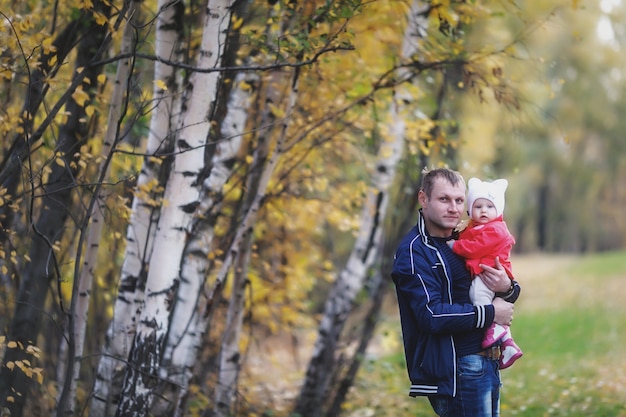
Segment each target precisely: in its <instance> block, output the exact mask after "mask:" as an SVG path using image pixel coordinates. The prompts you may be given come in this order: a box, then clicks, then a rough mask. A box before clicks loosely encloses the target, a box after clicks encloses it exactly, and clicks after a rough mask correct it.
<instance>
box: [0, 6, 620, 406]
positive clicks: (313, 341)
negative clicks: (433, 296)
mask: <svg viewBox="0 0 626 417" xmlns="http://www.w3.org/2000/svg"><path fill="white" fill-rule="evenodd" d="M625 14H626V6H625V5H623V4H622V2H621V1H619V0H602V1H599V2H595V1H578V0H571V1H563V2H543V1H519V2H515V1H508V0H502V1H497V0H494V1H468V2H466V1H458V2H457V1H451V0H441V1H438V0H433V1H417V0H414V1H402V0H397V1H391V0H388V1H374V0H372V1H361V0H336V1H332V0H327V1H321V0H317V1H306V2H305V1H293V0H291V1H281V0H270V1H243V0H240V1H234V0H208V1H206V2H198V1H195V0H190V1H179V0H173V1H162V0H159V1H154V0H151V1H141V2H140V1H126V2H119V1H89V0H80V1H61V2H52V3H50V2H46V1H41V0H29V1H23V2H16V1H6V0H0V17H1V18H2V22H3V30H2V31H1V32H0V37H2V41H1V42H0V52H1V53H0V82H1V83H2V89H1V90H0V100H1V103H2V104H1V107H0V109H1V113H0V134H1V135H2V142H1V145H0V146H2V158H1V160H0V203H1V204H0V222H1V224H2V229H1V233H0V245H1V248H0V249H1V255H2V256H1V257H0V258H1V259H0V282H1V287H0V297H1V299H2V302H1V303H0V309H1V310H0V331H1V333H0V348H1V351H0V352H1V355H2V368H1V369H0V405H1V406H2V413H3V414H4V415H11V416H21V415H24V416H38V415H59V416H64V415H92V416H105V415H118V416H133V415H137V416H140V415H141V416H146V415H154V416H160V415H166V416H173V415H206V416H208V415H219V416H228V415H253V414H261V413H265V415H298V416H301V417H305V416H321V415H326V416H333V415H339V414H340V413H342V412H347V410H350V409H351V408H355V407H354V405H351V406H350V405H348V403H347V398H348V396H349V395H350V393H354V384H355V380H356V378H357V375H358V374H359V371H360V370H361V366H362V363H363V358H364V357H365V353H366V352H367V351H368V346H369V345H370V342H371V340H372V338H373V337H374V336H375V335H376V334H377V327H376V326H377V324H378V323H380V317H381V314H382V312H383V311H386V310H385V307H384V306H385V305H386V303H388V302H389V300H390V299H391V300H392V299H393V292H392V288H391V287H390V285H391V284H390V282H389V267H390V261H391V259H392V256H393V255H392V254H393V250H394V248H395V244H396V243H397V241H398V239H399V237H400V236H401V235H402V233H403V232H404V231H405V230H407V229H408V228H409V227H410V226H411V225H412V223H413V222H414V221H415V214H416V210H417V199H416V196H417V189H418V187H419V182H420V174H421V171H422V169H423V168H425V167H436V166H443V165H446V166H450V167H452V168H455V169H458V170H460V171H461V172H462V173H463V175H464V176H465V177H466V178H469V177H471V176H478V177H481V178H483V179H493V178H497V177H505V178H507V179H508V180H509V189H508V190H507V205H506V209H505V216H506V221H507V223H508V225H509V227H510V229H511V230H512V231H513V233H514V235H515V236H516V239H517V244H516V246H515V251H516V254H517V255H522V254H529V253H569V254H581V253H597V252H607V251H615V250H619V249H623V248H624V246H625V240H626V218H625V217H624V215H623V211H622V210H621V207H623V204H624V203H625V202H626V181H625V179H626V157H625V152H624V147H625V146H626V142H625V141H624V140H623V138H622V132H623V131H624V127H625V126H624V125H625V124H626V120H625V118H624V117H622V112H623V110H624V108H625V107H626V99H625V98H624V94H623V92H624V91H625V87H626V77H625V75H624V72H623V45H624V42H625V41H626V30H625V27H624V23H623V22H624V21H626V20H625V19H624V17H626V16H625ZM527 270H528V269H527ZM530 270H532V268H531V269H530ZM379 330H380V329H379ZM386 330H388V329H386ZM386 334H392V335H395V337H396V338H397V337H398V334H397V329H396V332H395V333H394V332H391V333H389V332H387V333H386ZM387 339H388V338H387ZM392 345H393V343H392ZM268 346H270V347H273V348H274V349H276V348H280V350H279V351H280V352H281V354H282V355H283V356H280V355H279V358H280V359H279V360H280V361H281V363H282V365H284V364H285V363H287V362H292V361H294V360H295V366H294V368H295V371H296V372H295V375H296V378H297V379H296V380H294V381H290V385H289V389H286V388H285V387H282V388H280V389H278V391H276V390H269V389H265V390H264V389H262V388H263V387H267V386H269V385H268V384H269V383H270V382H275V381H272V380H275V379H276V378H281V377H279V376H276V375H274V374H273V369H278V368H279V367H278V366H276V367H273V366H271V365H272V364H273V363H274V362H273V361H275V360H276V354H275V353H273V354H272V353H271V350H272V349H269V350H267V348H268ZM396 348H397V346H396ZM287 354H289V356H290V357H289V358H286V357H284V356H287ZM294 358H295V359H294ZM259 364H261V365H262V366H261V365H259ZM255 367H256V368H259V367H260V368H261V369H264V370H265V372H264V373H262V377H261V378H259V376H258V375H253V374H254V373H253V372H251V369H254V368H255ZM263 377H265V378H263ZM396 394H397V392H396ZM397 395H403V394H397ZM356 408H357V409H358V406H357V407H356ZM368 409H369V408H368ZM381 415H382V414H381Z"/></svg>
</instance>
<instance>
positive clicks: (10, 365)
mask: <svg viewBox="0 0 626 417" xmlns="http://www.w3.org/2000/svg"><path fill="white" fill-rule="evenodd" d="M7 368H9V370H10V371H12V370H13V368H15V362H13V361H9V362H7Z"/></svg>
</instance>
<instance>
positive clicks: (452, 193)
mask: <svg viewBox="0 0 626 417" xmlns="http://www.w3.org/2000/svg"><path fill="white" fill-rule="evenodd" d="M433 185H434V186H433V191H432V193H431V195H430V198H428V196H427V195H426V193H424V192H423V191H420V192H419V196H418V198H419V202H420V204H421V206H422V213H423V215H424V220H425V222H426V228H427V229H428V232H429V233H430V235H431V236H434V237H447V236H450V235H451V234H452V230H454V228H455V227H456V225H457V224H459V222H460V221H461V216H462V214H463V211H464V210H465V184H464V183H463V182H459V183H458V184H457V185H452V184H451V183H450V182H448V181H447V180H446V179H445V178H436V179H435V182H434V184H433Z"/></svg>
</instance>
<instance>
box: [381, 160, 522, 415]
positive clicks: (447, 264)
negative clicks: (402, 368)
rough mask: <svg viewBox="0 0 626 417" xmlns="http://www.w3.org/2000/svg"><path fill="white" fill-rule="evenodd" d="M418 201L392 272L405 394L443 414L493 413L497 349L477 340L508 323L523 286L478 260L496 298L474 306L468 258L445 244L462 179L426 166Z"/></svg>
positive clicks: (460, 205)
mask: <svg viewBox="0 0 626 417" xmlns="http://www.w3.org/2000/svg"><path fill="white" fill-rule="evenodd" d="M418 200H419V203H420V205H421V209H420V210H419V215H418V221H417V225H416V226H415V227H413V229H411V231H410V232H409V233H408V234H407V235H406V236H405V237H404V238H403V240H402V241H401V242H400V245H399V247H398V249H397V251H396V255H395V259H394V265H393V270H392V274H391V275H392V278H393V281H394V283H395V286H396V294H397V297H398V306H399V309H400V321H401V324H402V336H403V339H404V350H405V356H406V362H407V370H408V373H409V378H410V380H411V388H410V391H409V395H411V396H414V397H415V396H427V397H428V399H429V400H430V403H431V406H432V407H433V410H434V411H435V413H436V414H437V415H439V416H442V417H444V416H446V417H462V416H471V417H498V416H499V409H500V371H499V369H498V359H499V356H500V348H499V346H496V347H493V348H489V349H486V350H485V349H483V348H482V347H481V341H482V339H483V334H484V331H485V329H486V328H487V327H489V326H490V325H491V324H492V323H494V322H495V323H498V324H502V325H510V324H511V321H512V320H513V304H512V303H513V302H514V301H515V300H516V299H517V297H518V296H519V293H520V287H519V285H518V284H517V282H515V281H513V280H511V279H510V278H509V277H508V276H507V274H506V271H505V270H504V268H502V265H500V263H499V261H498V260H496V265H495V267H493V268H492V267H489V266H486V265H485V266H483V270H484V272H483V273H482V274H481V277H482V279H483V281H484V282H485V285H486V286H487V287H489V288H490V289H491V290H493V291H495V292H496V293H497V295H498V297H496V298H495V299H494V301H493V302H492V304H488V305H482V306H474V305H472V303H471V301H470V298H469V287H470V282H471V279H470V273H469V271H468V270H467V268H466V267H465V261H464V259H463V258H461V257H459V256H458V255H456V254H454V253H453V252H452V250H451V249H450V248H449V246H448V245H447V244H446V242H447V241H448V240H450V239H451V238H452V233H453V231H454V228H455V227H456V226H457V225H458V224H459V222H460V221H461V217H462V213H463V212H464V209H465V181H464V180H463V177H462V176H461V175H460V174H459V173H458V172H456V171H453V170H450V169H447V168H441V169H435V170H432V171H429V172H425V173H424V178H423V180H422V187H421V189H420V191H419V194H418Z"/></svg>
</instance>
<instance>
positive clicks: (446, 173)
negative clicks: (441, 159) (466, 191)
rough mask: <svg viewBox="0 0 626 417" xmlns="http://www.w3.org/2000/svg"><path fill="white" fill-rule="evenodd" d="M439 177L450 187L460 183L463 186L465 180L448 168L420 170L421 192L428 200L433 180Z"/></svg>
mask: <svg viewBox="0 0 626 417" xmlns="http://www.w3.org/2000/svg"><path fill="white" fill-rule="evenodd" d="M439 177H442V178H444V179H445V180H446V181H448V182H449V183H450V184H452V185H457V184H459V183H462V184H463V185H465V180H464V179H463V176H462V175H461V174H460V173H459V172H458V171H455V170H453V169H450V168H436V169H432V170H429V169H428V168H424V169H423V170H422V186H421V190H422V191H423V192H424V194H426V196H427V197H428V198H430V195H431V193H432V192H433V187H434V185H435V180H436V179H437V178H439Z"/></svg>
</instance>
